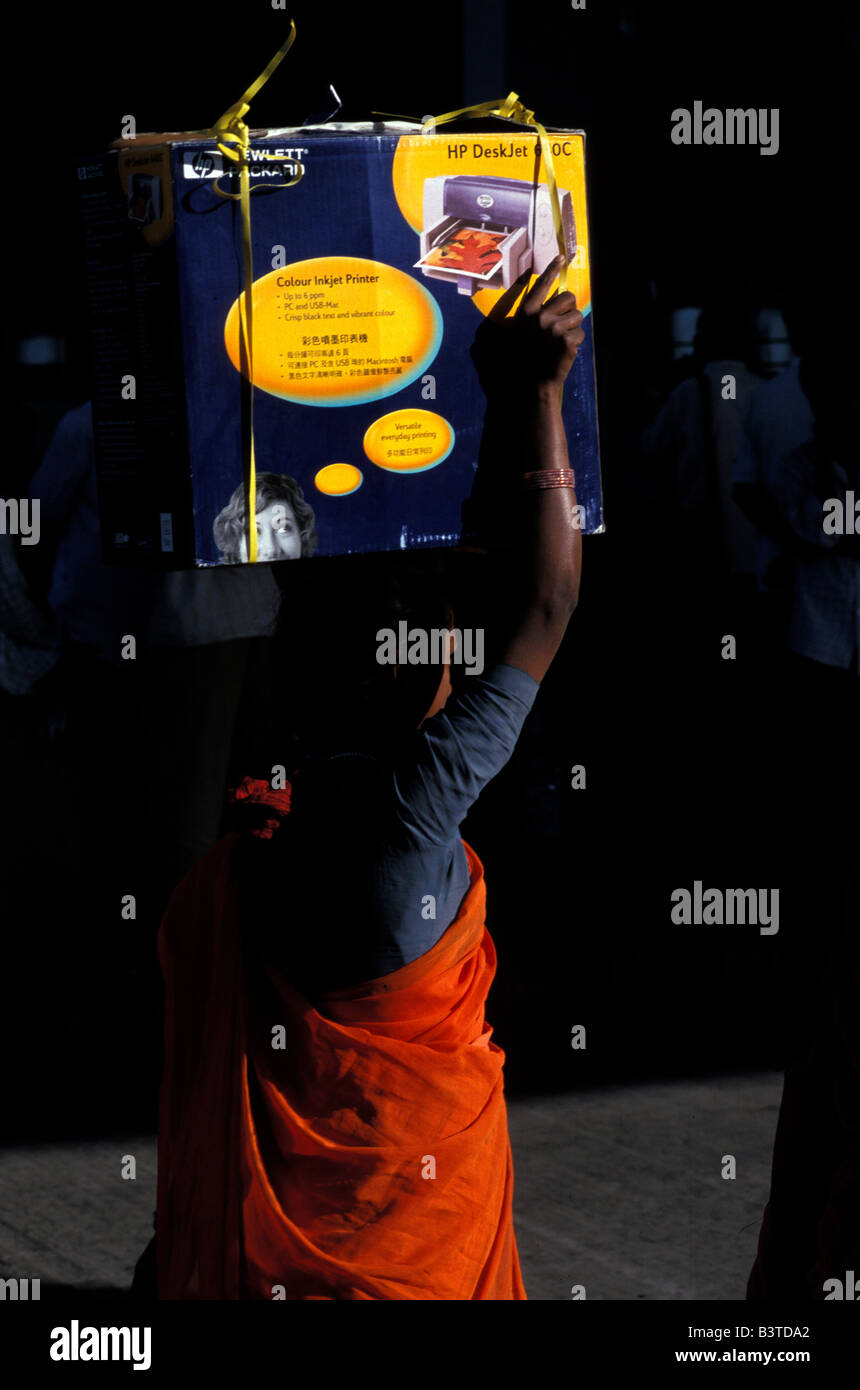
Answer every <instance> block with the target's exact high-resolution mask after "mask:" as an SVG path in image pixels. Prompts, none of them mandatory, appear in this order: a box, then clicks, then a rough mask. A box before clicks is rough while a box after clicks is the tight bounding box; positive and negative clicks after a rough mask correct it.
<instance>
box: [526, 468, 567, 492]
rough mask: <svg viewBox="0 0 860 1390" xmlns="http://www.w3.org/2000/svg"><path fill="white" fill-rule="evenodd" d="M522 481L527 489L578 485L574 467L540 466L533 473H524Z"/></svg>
mask: <svg viewBox="0 0 860 1390" xmlns="http://www.w3.org/2000/svg"><path fill="white" fill-rule="evenodd" d="M522 483H523V488H524V489H525V491H527V492H529V491H531V490H532V489H533V488H543V487H571V488H572V487H576V478H575V476H574V472H573V469H572V468H538V469H536V470H535V471H534V472H533V473H524V474H523V475H522Z"/></svg>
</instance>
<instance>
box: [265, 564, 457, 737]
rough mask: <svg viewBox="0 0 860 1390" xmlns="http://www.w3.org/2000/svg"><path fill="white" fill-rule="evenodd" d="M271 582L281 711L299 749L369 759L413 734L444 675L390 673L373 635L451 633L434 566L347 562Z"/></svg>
mask: <svg viewBox="0 0 860 1390" xmlns="http://www.w3.org/2000/svg"><path fill="white" fill-rule="evenodd" d="M279 583H280V587H281V590H282V598H281V607H280V613H279V618H278V630H277V634H276V638H275V646H276V651H277V656H276V661H277V664H278V667H279V670H280V674H279V676H278V678H277V684H278V686H279V687H280V690H281V692H282V694H281V697H280V710H281V716H282V717H283V718H284V719H285V720H286V721H287V722H288V723H289V726H290V727H291V731H293V732H295V734H296V735H297V736H298V737H299V738H300V740H301V743H302V745H303V746H304V747H305V748H310V749H313V750H315V751H319V752H325V753H335V752H340V751H344V750H347V749H362V750H371V749H377V748H379V747H380V746H381V745H383V744H385V743H387V742H389V741H390V740H392V739H395V740H396V739H398V738H400V737H402V736H403V735H405V734H408V733H409V731H410V730H415V729H416V728H417V727H418V725H419V724H420V722H421V720H422V719H423V718H424V717H425V716H426V715H427V714H428V712H429V711H430V710H431V708H432V707H433V705H434V702H435V701H436V697H437V695H438V694H439V692H440V684H441V683H442V681H443V678H444V677H445V676H446V675H448V674H449V672H450V668H449V667H446V666H444V665H443V664H440V663H439V662H438V661H435V660H434V661H432V662H428V663H427V664H424V665H409V664H406V665H399V666H394V665H391V664H388V662H387V661H386V660H383V659H382V658H381V656H380V648H381V644H380V640H379V636H378V634H379V632H380V630H381V629H391V630H393V631H394V632H397V631H398V626H399V624H401V623H404V622H405V623H406V624H407V625H408V627H409V628H410V629H413V628H421V629H425V630H428V631H432V630H434V629H436V630H437V629H440V628H443V627H449V626H450V625H451V623H452V621H453V613H452V609H451V605H450V603H449V601H448V599H447V597H446V595H447V592H448V590H447V588H446V576H445V573H444V571H443V569H442V566H441V565H440V564H438V563H437V562H436V561H435V560H433V559H431V558H430V557H429V556H424V557H421V558H420V559H419V557H414V556H400V555H397V556H393V555H380V556H355V555H352V556H347V557H342V558H337V559H336V558H331V559H327V560H326V561H324V562H321V563H320V565H313V566H310V567H309V569H308V570H307V571H304V572H303V571H302V570H301V569H299V570H292V569H291V570H290V573H289V574H286V573H283V577H282V578H281V576H280V575H279ZM435 655H436V653H435V652H434V656H435ZM449 688H450V687H449V685H448V684H447V683H446V686H445V690H444V691H443V692H442V693H443V695H444V694H447V691H448V689H449Z"/></svg>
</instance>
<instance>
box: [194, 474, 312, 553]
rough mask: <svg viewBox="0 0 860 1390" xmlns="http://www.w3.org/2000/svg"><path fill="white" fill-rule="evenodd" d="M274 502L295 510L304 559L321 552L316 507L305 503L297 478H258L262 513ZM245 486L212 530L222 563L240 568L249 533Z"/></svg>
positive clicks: (277, 475) (234, 495) (258, 493)
mask: <svg viewBox="0 0 860 1390" xmlns="http://www.w3.org/2000/svg"><path fill="white" fill-rule="evenodd" d="M272 502H286V503H288V505H289V506H290V507H291V508H292V511H293V515H294V517H295V518H296V524H297V526H298V528H299V534H300V535H301V540H302V558H303V559H304V558H305V557H306V556H310V555H314V554H315V553H316V548H317V525H316V518H315V516H314V511H313V507H311V505H310V503H309V502H306V501H305V498H304V493H303V492H302V489H301V487H300V485H299V484H298V483H297V482H296V480H295V478H291V477H290V476H289V474H287V473H258V474H257V506H256V510H257V511H258V512H259V511H262V510H263V509H264V508H265V507H268V506H270V505H271V503H272ZM245 521H246V517H245V485H244V483H240V484H239V486H238V487H237V488H236V491H235V492H234V493H233V496H232V497H231V498H230V501H229V502H228V503H227V505H226V507H224V508H222V510H221V511H220V512H219V513H218V515H217V516H216V518H215V521H214V523H213V526H212V534H213V535H214V537H215V544H216V545H217V547H218V549H219V550H220V551H221V563H222V564H225V565H238V564H241V562H242V550H241V545H242V536H243V533H244V531H245Z"/></svg>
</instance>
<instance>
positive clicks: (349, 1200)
mask: <svg viewBox="0 0 860 1390" xmlns="http://www.w3.org/2000/svg"><path fill="white" fill-rule="evenodd" d="M235 840H236V835H235V834H231V835H228V836H225V837H224V838H223V839H222V840H220V841H219V842H218V844H217V845H215V846H214V847H213V849H212V850H210V851H209V853H208V854H206V855H205V856H204V857H203V858H202V859H200V860H199V861H198V863H197V864H195V866H194V867H193V868H192V870H191V871H190V873H189V874H188V875H187V876H186V878H185V879H184V880H183V882H182V883H181V884H180V885H179V887H178V888H177V889H176V892H175V893H174V895H173V897H172V898H171V901H170V904H169V906H168V908H167V911H166V913H165V916H164V920H163V922H162V926H161V930H160V933H159V939H158V950H159V958H160V960H161V966H162V970H163V973H164V979H165V986H166V1017H165V1069H164V1077H163V1081H162V1088H161V1103H160V1115H159V1137H158V1212H157V1220H156V1230H157V1258H158V1291H159V1298H162V1299H172V1298H187V1299H261V1298H262V1299H272V1298H288V1299H524V1298H525V1297H526V1293H525V1289H524V1288H523V1283H522V1278H521V1275H520V1266H519V1259H518V1255H517V1248H516V1242H515V1238H514V1230H513V1220H512V1197H513V1166H512V1160H511V1148H510V1140H509V1137H508V1127H507V1114H506V1109H505V1100H504V1094H503V1078H502V1066H503V1063H504V1053H503V1052H502V1050H501V1049H500V1048H499V1047H497V1046H496V1044H495V1043H493V1042H492V1041H491V1034H492V1028H491V1027H490V1026H489V1024H487V1023H486V1021H485V1017H484V1005H485V1001H486V998H487V993H488V990H489V988H490V985H491V983H492V980H493V976H494V974H495V968H496V954H495V950H494V947H493V942H492V939H491V937H490V935H489V932H488V931H487V928H486V926H485V903H486V889H485V884H484V875H483V868H482V865H481V863H480V860H479V859H478V857H477V856H476V855H475V854H474V852H473V851H472V850H471V849H470V848H469V846H468V845H466V846H465V848H466V853H467V856H468V860H469V869H470V874H471V886H470V888H469V891H468V892H467V894H466V897H465V898H464V900H463V904H462V907H461V909H460V912H459V915H458V916H457V918H456V919H455V920H454V922H452V923H451V925H450V926H449V927H448V929H447V931H446V932H445V933H444V934H443V936H442V937H441V938H440V940H439V941H438V942H437V943H436V945H435V946H434V947H433V948H432V949H431V950H430V951H428V952H426V954H425V955H423V956H421V957H420V958H419V959H418V960H416V961H413V962H412V963H411V964H409V965H406V966H403V967H402V968H401V969H399V970H397V971H395V972H394V973H393V974H390V975H385V976H383V977H382V978H380V979H377V980H371V981H369V982H365V983H363V984H360V985H356V986H353V987H350V988H348V989H341V990H337V991H335V992H332V993H329V994H326V995H325V996H324V997H323V998H322V999H320V1000H318V1001H317V1006H316V1007H314V1006H312V1005H311V1004H310V1003H308V1002H307V1000H305V999H304V998H303V997H302V996H301V995H300V994H298V993H297V992H296V991H295V990H294V989H293V988H292V987H291V985H290V984H289V982H288V981H287V980H286V979H284V978H283V976H282V975H280V974H279V973H278V971H277V970H275V969H274V968H273V967H272V966H271V965H268V964H266V963H265V962H262V961H259V960H256V959H255V957H254V953H253V951H252V950H250V949H249V948H248V947H247V945H246V946H243V943H242V938H241V933H240V927H239V911H238V897H237V891H236V886H235V884H234V882H233V880H232V878H231V875H230V852H231V850H232V847H233V845H234V843H235ZM323 913H324V907H323V908H322V909H321V916H322V915H323Z"/></svg>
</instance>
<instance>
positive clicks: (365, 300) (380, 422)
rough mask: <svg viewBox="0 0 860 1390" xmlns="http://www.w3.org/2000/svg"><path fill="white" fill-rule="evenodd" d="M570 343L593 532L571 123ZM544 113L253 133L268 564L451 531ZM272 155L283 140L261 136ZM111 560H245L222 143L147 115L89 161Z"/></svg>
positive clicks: (587, 368)
mask: <svg viewBox="0 0 860 1390" xmlns="http://www.w3.org/2000/svg"><path fill="white" fill-rule="evenodd" d="M549 138H550V140H551V145H552V151H553V164H554V170H555V177H556V181H557V186H558V192H559V200H560V208H561V214H562V222H563V228H564V237H565V243H566V251H567V255H568V259H569V263H570V264H569V271H568V286H569V288H570V289H571V290H573V292H574V293H575V295H576V298H577V303H578V305H579V307H580V308H581V309H582V310H583V313H584V314H585V321H584V329H585V341H584V343H583V344H582V347H581V348H580V351H579V355H578V358H577V360H576V362H575V363H574V366H573V369H572V371H571V373H570V376H569V377H568V381H567V384H566V386H565V390H564V405H563V409H564V418H565V423H566V427H567V432H568V439H569V441H570V446H571V461H572V464H573V466H574V468H575V470H576V480H577V502H578V503H579V505H580V506H581V507H582V508H583V512H581V513H580V516H581V518H583V529H584V530H585V531H586V532H595V531H600V530H602V529H603V514H602V503H601V489H600V470H599V458H598V435H597V407H596V400H595V385H594V359H593V348H592V315H591V291H590V275H589V252H588V221H587V216H586V201H585V138H584V135H583V134H582V133H581V132H563V133H559V132H551V133H550V137H549ZM538 153H539V144H538V140H537V136H536V135H535V134H534V133H526V132H525V131H522V130H517V129H516V128H514V129H511V130H510V131H506V130H504V131H499V130H498V129H497V130H496V131H495V132H494V133H493V134H491V135H488V134H471V133H470V134H468V135H463V134H450V135H449V134H445V133H440V132H438V131H436V132H435V133H432V134H421V133H419V132H418V129H417V128H416V127H415V126H410V125H406V124H405V123H402V124H401V123H394V124H387V125H367V126H337V125H326V126H318V127H312V128H301V129H289V130H278V131H267V132H254V133H253V135H252V139H251V150H250V160H251V199H250V207H251V233H252V250H253V298H252V308H253V380H254V410H253V423H254V443H255V457H256V472H257V497H256V499H255V506H256V524H257V532H258V556H257V558H258V561H271V560H279V559H297V558H300V557H303V556H310V555H338V554H346V553H349V552H361V551H364V552H368V551H386V550H399V549H406V550H409V549H413V548H416V547H427V546H446V545H453V544H455V543H456V541H457V539H458V538H459V534H460V508H461V505H462V503H463V501H464V500H465V498H466V497H468V495H469V492H470V490H471V487H472V480H473V476H474V470H475V467H476V463H477V458H478V447H479V443H480V437H481V428H482V423H483V416H484V408H485V401H484V397H483V394H482V392H481V390H480V387H479V385H478V380H477V375H476V373H475V370H474V367H473V365H472V362H471V359H470V357H469V348H470V346H471V343H472V341H473V338H474V335H475V330H476V328H477V326H478V324H479V323H480V321H481V316H482V315H486V314H487V313H488V311H489V310H490V309H491V308H492V306H493V305H494V304H495V303H496V301H497V300H498V299H499V297H500V296H501V295H502V294H503V293H504V291H505V290H507V289H508V288H510V286H511V285H512V284H513V283H514V282H515V281H516V280H517V278H518V277H519V276H520V275H522V274H523V273H524V272H525V271H531V272H533V273H534V274H539V273H540V272H541V271H542V270H543V269H544V267H545V266H546V265H547V264H548V263H549V261H550V260H551V259H552V257H553V256H554V255H555V254H556V253H557V249H558V248H557V242H556V235H555V227H554V221H553V210H552V204H551V201H550V194H549V187H548V184H547V181H546V176H547V171H546V167H545V164H544V163H543V161H539V159H538ZM266 154H269V155H278V156H279V160H278V161H277V162H275V161H268V160H264V159H263V156H264V155H266ZM77 172H78V179H79V188H80V193H81V200H82V208H83V220H84V228H85V237H86V245H87V267H88V280H89V298H90V311H91V332H92V340H93V363H94V388H93V390H94V395H93V413H94V420H95V437H96V438H95V442H96V458H97V466H98V485H99V499H100V509H101V517H102V533H103V545H104V553H105V557H106V559H108V560H111V561H114V562H117V563H123V562H130V563H141V562H145V563H149V564H157V565H163V566H166V567H173V568H175V567H186V566H192V565H198V566H209V565H218V564H241V563H244V562H246V561H247V559H248V555H247V545H246V529H245V528H246V519H245V508H246V488H245V483H244V462H243V461H244V457H245V440H246V432H247V418H246V411H245V410H244V409H243V401H244V400H245V399H246V398H247V394H248V393H247V390H246V389H243V382H242V378H241V373H242V372H243V371H244V372H245V373H247V362H246V361H245V360H244V354H243V353H242V350H241V347H240V333H239V299H240V295H241V294H242V292H243V289H244V281H243V244H242V218H241V205H240V203H239V201H238V200H237V199H235V198H230V197H224V196H222V194H235V193H238V187H239V181H238V177H237V175H236V173H235V168H234V165H233V164H232V162H231V161H230V160H227V159H225V158H224V157H223V156H222V155H221V154H220V153H219V151H218V149H217V146H216V144H215V142H214V141H213V140H211V139H202V138H200V137H199V136H196V137H189V136H187V135H183V136H171V135H162V136H143V137H139V138H138V139H137V140H129V141H121V142H117V144H116V146H115V147H112V148H111V149H110V150H109V151H107V152H106V153H104V154H102V155H100V156H99V157H98V158H90V159H86V160H80V161H78V170H77Z"/></svg>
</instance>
